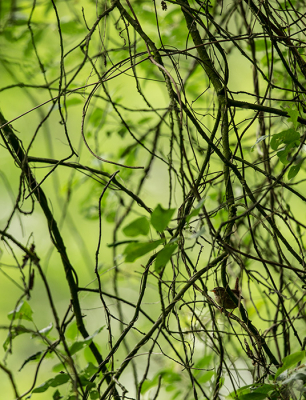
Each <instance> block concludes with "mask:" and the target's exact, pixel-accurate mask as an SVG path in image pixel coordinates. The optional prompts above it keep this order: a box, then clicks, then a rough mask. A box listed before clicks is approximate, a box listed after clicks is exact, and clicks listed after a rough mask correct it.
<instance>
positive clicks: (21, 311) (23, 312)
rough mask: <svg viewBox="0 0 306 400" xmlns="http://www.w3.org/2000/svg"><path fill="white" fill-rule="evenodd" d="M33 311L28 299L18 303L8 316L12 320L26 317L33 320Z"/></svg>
mask: <svg viewBox="0 0 306 400" xmlns="http://www.w3.org/2000/svg"><path fill="white" fill-rule="evenodd" d="M32 314H33V311H32V309H31V307H30V305H29V303H27V302H26V301H24V302H21V303H19V304H18V306H17V308H16V309H15V310H14V311H11V312H9V313H8V318H9V319H10V320H12V319H13V318H14V319H25V320H27V321H32Z"/></svg>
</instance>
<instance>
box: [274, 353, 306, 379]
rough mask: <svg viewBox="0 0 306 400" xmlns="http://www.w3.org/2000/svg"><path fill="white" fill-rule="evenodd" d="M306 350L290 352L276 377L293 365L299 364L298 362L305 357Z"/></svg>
mask: <svg viewBox="0 0 306 400" xmlns="http://www.w3.org/2000/svg"><path fill="white" fill-rule="evenodd" d="M305 353H306V350H303V351H298V352H296V353H293V354H290V355H289V356H287V357H285V358H284V359H283V360H282V362H283V366H282V367H280V368H278V370H277V371H276V374H275V379H276V378H277V377H278V376H279V375H280V374H281V373H282V372H284V371H286V369H288V368H290V367H292V366H293V365H295V364H297V363H298V362H300V361H302V360H303V358H304V357H305V355H306V354H305Z"/></svg>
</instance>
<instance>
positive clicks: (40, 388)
mask: <svg viewBox="0 0 306 400" xmlns="http://www.w3.org/2000/svg"><path fill="white" fill-rule="evenodd" d="M49 386H50V385H49V381H47V382H44V383H42V384H41V385H39V386H37V387H36V388H35V389H33V390H32V393H43V392H45V391H46V390H48V389H49Z"/></svg>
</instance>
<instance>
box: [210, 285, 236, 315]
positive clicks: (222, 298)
mask: <svg viewBox="0 0 306 400" xmlns="http://www.w3.org/2000/svg"><path fill="white" fill-rule="evenodd" d="M212 292H213V293H214V295H215V299H216V302H217V303H218V304H219V305H220V306H221V307H222V308H227V309H229V310H234V309H235V308H236V307H237V306H236V304H235V303H234V301H233V300H232V299H231V298H230V295H229V294H228V293H227V291H226V289H225V288H224V287H215V288H214V289H213V290H212ZM232 292H233V293H234V295H235V296H236V297H237V300H238V301H239V300H240V299H243V297H242V296H241V294H240V291H239V290H237V289H232Z"/></svg>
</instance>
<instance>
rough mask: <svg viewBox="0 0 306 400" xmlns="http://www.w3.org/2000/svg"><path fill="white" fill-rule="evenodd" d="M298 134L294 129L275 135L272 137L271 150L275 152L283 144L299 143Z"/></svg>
mask: <svg viewBox="0 0 306 400" xmlns="http://www.w3.org/2000/svg"><path fill="white" fill-rule="evenodd" d="M299 140H300V134H299V133H298V132H296V131H295V130H294V129H287V130H285V131H282V132H279V133H276V134H274V135H273V136H272V139H271V142H270V145H271V148H272V149H273V150H277V149H278V147H279V146H281V145H283V144H291V143H296V142H297V143H299Z"/></svg>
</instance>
